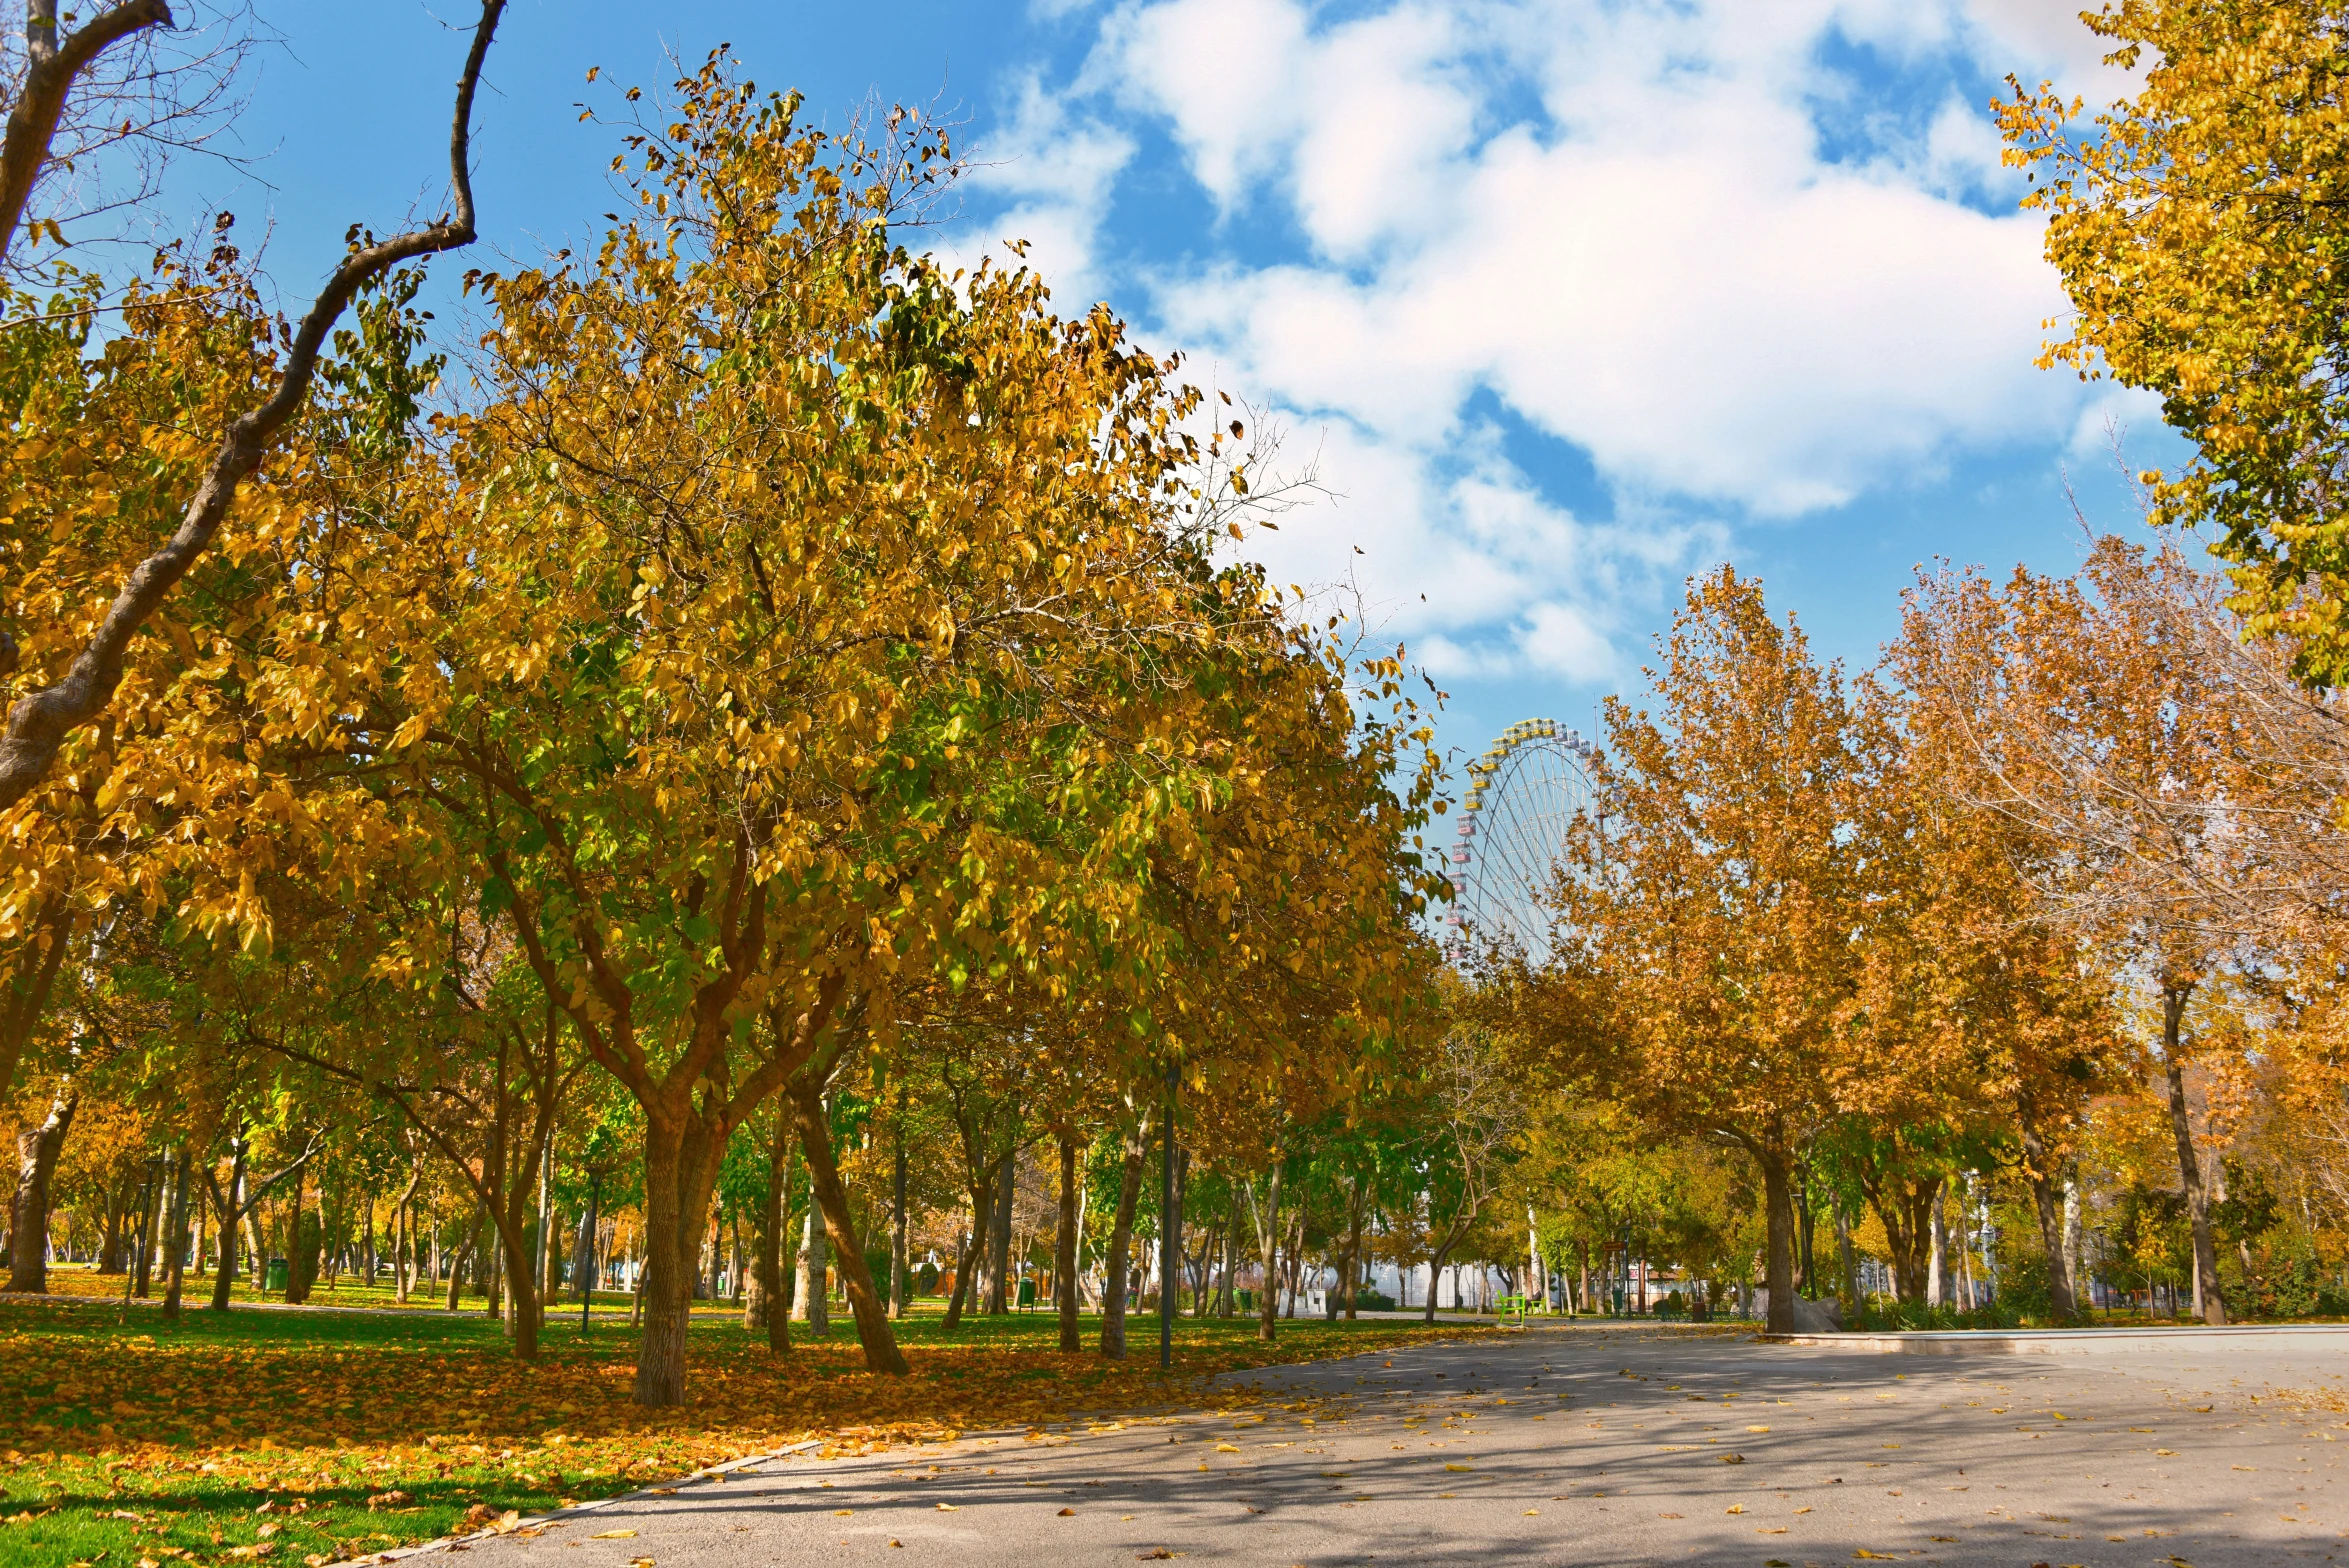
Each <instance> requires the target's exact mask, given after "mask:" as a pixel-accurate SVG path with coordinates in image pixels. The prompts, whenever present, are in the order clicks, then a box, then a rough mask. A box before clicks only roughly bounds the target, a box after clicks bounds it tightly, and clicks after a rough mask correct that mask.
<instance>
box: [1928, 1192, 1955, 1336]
mask: <svg viewBox="0 0 2349 1568" xmlns="http://www.w3.org/2000/svg"><path fill="white" fill-rule="evenodd" d="M1943 1186H1944V1184H1943V1183H1942V1182H1940V1181H1936V1182H1934V1183H1933V1216H1932V1226H1933V1245H1932V1251H1931V1255H1930V1256H1929V1257H1928V1259H1927V1261H1926V1272H1925V1305H1927V1306H1929V1307H1946V1306H1948V1305H1949V1298H1950V1289H1949V1222H1948V1221H1947V1220H1946V1219H1944V1218H1943V1217H1942V1209H1943V1198H1942V1191H1943Z"/></svg>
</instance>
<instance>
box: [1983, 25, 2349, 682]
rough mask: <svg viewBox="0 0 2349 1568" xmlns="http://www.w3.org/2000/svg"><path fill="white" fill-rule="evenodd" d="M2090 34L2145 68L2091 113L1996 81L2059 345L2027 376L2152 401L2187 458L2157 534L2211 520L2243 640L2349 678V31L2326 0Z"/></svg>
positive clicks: (2317, 677) (2320, 672)
mask: <svg viewBox="0 0 2349 1568" xmlns="http://www.w3.org/2000/svg"><path fill="white" fill-rule="evenodd" d="M2081 20H2082V21H2084V22H2085V23H2086V24H2087V26H2088V27H2089V29H2090V30H2091V31H2092V32H2094V33H2095V34H2097V35H2098V36H2099V37H2101V38H2104V39H2105V40H2107V41H2109V42H2110V43H2111V45H2112V46H2113V54H2112V56H2111V58H2112V59H2113V60H2114V61H2115V62H2117V63H2119V64H2121V65H2124V66H2128V67H2132V68H2135V69H2137V70H2138V71H2139V72H2140V76H2139V82H2138V87H2137V91H2136V94H2135V96H2133V97H2131V98H2128V99H2125V100H2123V101H2121V102H2118V103H2115V104H2112V105H2111V106H2109V107H2107V108H2105V109H2103V110H2101V111H2099V112H2098V113H2096V114H2095V115H2094V117H2093V119H2090V120H2087V121H2086V122H2085V123H2083V121H2082V114H2083V110H2084V109H2085V107H2086V106H2085V105H2084V104H2083V103H2082V102H2081V101H2080V100H2079V99H2077V98H2074V99H2071V100H2069V101H2066V100H2065V99H2064V98H2063V97H2062V96H2061V95H2059V94H2057V93H2055V92H2054V91H2053V90H2051V89H2050V88H2048V87H2047V86H2046V85H2044V84H2042V85H2041V86H2040V87H2039V88H2038V89H2036V90H2035V91H2027V90H2025V89H2024V88H2023V87H2022V85H2021V84H2020V83H2011V85H2012V86H2013V89H2014V90H2013V94H2012V96H2011V97H2010V98H2008V99H2007V100H2006V101H2004V102H2003V103H2001V104H2000V105H1999V114H2000V119H2001V122H2002V128H2003V130H2004V133H2005V136H2006V140H2007V152H2006V158H2007V161H2008V162H2009V163H2010V164H2017V165H2021V166H2023V167H2025V168H2027V169H2029V170H2030V171H2031V178H2032V180H2033V189H2032V191H2031V193H2030V195H2029V196H2027V197H2026V198H2025V201H2024V205H2025V206H2026V207H2028V208H2033V209H2036V210H2038V211H2041V212H2044V213H2046V214H2047V218H2048V225H2047V240H2046V249H2047V257H2048V259H2049V260H2050V261H2051V262H2053V263H2054V264H2055V266H2056V269H2057V271H2058V272H2060V273H2061V274H2062V276H2063V280H2064V286H2065V289H2066V291H2067V292H2068V293H2069V294H2070V296H2071V301H2072V307H2073V311H2074V315H2073V317H2072V319H2071V335H2070V336H2069V337H2067V338H2064V339H2063V340H2061V341H2058V342H2055V343H2051V344H2050V345H2049V346H2048V348H2047V350H2046V352H2045V354H2044V355H2043V356H2042V359H2041V363H2042V364H2051V365H2052V364H2061V365H2066V366H2070V367H2072V368H2074V369H2076V370H2077V371H2078V372H2079V373H2080V375H2081V377H2082V379H2090V378H2093V377H2097V376H2103V375H2110V376H2112V377H2113V378H2114V379H2116V380H2118V381H2120V382H2121V383H2122V384H2123V385H2126V386H2133V387H2144V388H2148V389H2150V390H2152V391H2154V392H2156V393H2158V394H2160V396H2161V399H2162V417H2163V419H2164V421H2165V422H2166V423H2167V424H2168V425H2169V426H2170V427H2171V428H2172V429H2175V430H2177V431H2179V432H2180V433H2182V434H2183V435H2185V436H2186V438H2187V439H2188V440H2189V441H2191V442H2192V443H2193V444H2194V454H2193V456H2192V458H2191V459H2190V460H2189V461H2188V462H2187V464H2186V465H2185V467H2184V468H2183V469H2181V470H2180V471H2179V472H2177V473H2175V474H2169V475H2160V474H2154V475H2149V476H2147V477H2148V478H2149V479H2151V480H2152V481H2153V506H2154V516H2155V518H2156V519H2157V520H2158V521H2161V522H2178V523H2189V524H2192V523H2202V522H2210V523H2215V524H2216V525H2217V526H2218V527H2219V528H2220V529H2221V530H2222V531H2223V535H2222V539H2221V543H2220V545H2219V549H2220V553H2222V554H2223V555H2225V556H2226V557H2227V558H2228V559H2230V560H2232V561H2234V562H2236V563H2237V571H2236V574H2235V581H2236V584H2237V586H2238V588H2239V589H2240V591H2241V592H2242V595H2243V599H2244V603H2245V607H2246V609H2248V610H2249V611H2250V612H2251V616H2252V625H2253V627H2254V628H2255V629H2261V630H2271V631H2279V632H2283V633H2285V634H2287V635H2289V636H2290V637H2291V638H2293V639H2295V640H2296V642H2297V645H2298V648H2299V661H2298V670H2299V673H2300V674H2301V675H2302V676H2303V677H2304V678H2306V679H2308V680H2311V681H2316V682H2320V683H2324V684H2331V685H2337V684H2340V683H2341V682H2342V679H2343V675H2344V672H2349V625H2345V624H2344V620H2343V611H2344V608H2345V607H2349V515H2345V514H2344V510H2343V509H2344V503H2345V502H2349V494H2345V493H2344V491H2343V488H2342V474H2343V472H2344V467H2343V463H2344V457H2345V455H2349V338H2345V336H2344V331H2343V326H2342V323H2343V320H2344V315H2343V308H2342V307H2343V302H2344V299H2345V297H2349V296H2345V295H2344V290H2345V289H2349V269H2345V268H2344V266H2343V261H2344V259H2345V257H2349V30H2345V29H2344V28H2343V26H2342V20H2341V15H2340V12H2339V9H2338V8H2337V7H2336V6H2333V5H2329V4H2325V3H2323V0H2117V3H2113V4H2108V5H2106V6H2104V7H2102V8H2101V9H2098V10H2094V11H2088V12H2084V13H2082V16H2081Z"/></svg>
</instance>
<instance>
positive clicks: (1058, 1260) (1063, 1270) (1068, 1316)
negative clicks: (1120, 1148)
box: [1052, 1129, 1083, 1352]
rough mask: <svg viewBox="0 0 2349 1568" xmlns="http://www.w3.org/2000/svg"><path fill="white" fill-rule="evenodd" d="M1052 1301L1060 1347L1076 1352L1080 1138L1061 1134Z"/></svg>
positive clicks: (1077, 1337) (1066, 1132)
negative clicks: (1057, 1225) (1056, 1311)
mask: <svg viewBox="0 0 2349 1568" xmlns="http://www.w3.org/2000/svg"><path fill="white" fill-rule="evenodd" d="M1052 1303H1053V1305H1054V1306H1055V1307H1057V1308H1058V1309H1059V1313H1060V1348H1061V1349H1062V1350H1063V1351H1067V1352H1074V1351H1076V1350H1078V1349H1081V1348H1082V1346H1083V1340H1082V1339H1081V1338H1080V1337H1079V1336H1078V1333H1077V1139H1076V1134H1075V1133H1073V1132H1071V1131H1068V1130H1066V1129H1064V1130H1063V1131H1062V1132H1061V1134H1060V1230H1059V1234H1058V1236H1057V1238H1056V1245H1055V1246H1054V1247H1053V1249H1052Z"/></svg>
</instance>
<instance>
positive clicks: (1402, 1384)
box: [470, 1326, 2349, 1568]
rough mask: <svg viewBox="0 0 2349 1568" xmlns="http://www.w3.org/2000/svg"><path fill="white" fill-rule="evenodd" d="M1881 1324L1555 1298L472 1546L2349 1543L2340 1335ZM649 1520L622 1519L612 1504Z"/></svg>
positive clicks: (585, 1567) (1666, 1549)
mask: <svg viewBox="0 0 2349 1568" xmlns="http://www.w3.org/2000/svg"><path fill="white" fill-rule="evenodd" d="M2276 1343H2277V1342H2276V1340H2275V1339H2274V1338H2273V1337H2269V1338H2266V1339H2249V1338H2246V1339H2242V1340H2235V1341H2229V1340H2226V1339H2222V1338H2219V1337H2217V1336H2212V1337H2210V1338H2207V1339H2197V1338H2194V1337H2191V1336H2164V1337H2161V1338H2159V1339H2154V1340H2145V1341H2140V1342H2138V1343H2137V1344H2135V1345H2133V1346H2131V1347H2129V1348H2117V1347H2116V1348H2110V1349H2107V1350H2106V1351H2105V1353H2103V1354H2099V1355H2095V1356H2036V1355H2017V1354H2012V1353H1998V1352H1996V1351H1991V1352H1986V1353H1983V1354H1979V1355H1975V1356H1960V1355H1936V1356H1930V1357H1927V1356H1901V1355H1886V1354H1882V1353H1880V1352H1876V1351H1870V1350H1857V1349H1851V1348H1842V1347H1836V1346H1832V1345H1819V1344H1802V1345H1797V1344H1765V1343H1760V1342H1757V1341H1755V1340H1754V1339H1753V1338H1751V1337H1750V1336H1746V1335H1733V1334H1719V1333H1715V1334H1706V1333H1702V1332H1699V1331H1682V1332H1671V1331H1657V1330H1644V1329H1633V1328H1605V1327H1580V1326H1575V1327H1568V1326H1539V1327H1536V1328H1534V1329H1532V1330H1530V1331H1528V1332H1525V1333H1522V1334H1512V1335H1509V1336H1506V1337H1501V1338H1495V1339H1484V1340H1479V1341H1477V1342H1474V1343H1467V1344H1457V1345H1428V1346H1421V1347H1416V1348H1413V1349H1408V1350H1402V1351H1397V1352H1395V1353H1393V1354H1391V1355H1388V1354H1380V1355H1374V1356H1367V1357H1357V1358H1354V1359H1352V1360H1348V1361H1341V1362H1329V1363H1324V1364H1321V1365H1318V1366H1313V1367H1303V1368H1294V1369H1289V1371H1288V1372H1287V1373H1285V1374H1284V1375H1283V1376H1282V1378H1281V1379H1280V1384H1279V1386H1280V1388H1281V1390H1282V1401H1281V1403H1280V1404H1277V1405H1273V1406H1268V1407H1267V1408H1265V1409H1264V1410H1263V1411H1262V1412H1261V1413H1250V1414H1242V1415H1239V1416H1232V1415H1223V1416H1206V1415H1199V1416H1176V1417H1166V1418H1146V1419H1129V1420H1124V1421H1116V1420H1108V1419H1104V1420H1101V1421H1096V1422H1091V1423H1084V1424H1080V1425H1079V1426H1077V1427H1075V1428H1073V1429H1070V1430H1067V1431H1054V1432H1049V1433H1042V1434H1036V1435H1028V1434H1023V1433H1007V1434H1001V1435H997V1436H993V1437H987V1436H975V1437H968V1438H965V1439H963V1440H962V1441H960V1442H956V1443H952V1444H946V1445H940V1446H933V1447H927V1448H921V1449H901V1450H897V1451H894V1452H891V1453H887V1454H878V1455H872V1456H868V1457H864V1458H856V1459H840V1460H833V1461H823V1460H818V1459H814V1458H812V1457H808V1456H792V1457H789V1458H784V1459H779V1460H774V1461H769V1462H766V1463H763V1464H760V1465H757V1466H753V1467H750V1468H748V1469H746V1470H743V1471H739V1472H737V1473H735V1474H734V1475H732V1476H730V1477H728V1478H727V1479H725V1480H724V1481H722V1482H713V1481H699V1482H694V1483H690V1484H687V1485H683V1486H680V1487H678V1488H676V1489H675V1490H674V1492H673V1493H671V1494H669V1495H665V1496H662V1495H643V1496H639V1497H637V1498H633V1499H628V1500H624V1501H620V1502H616V1503H614V1504H612V1505H610V1506H607V1507H605V1508H601V1509H598V1510H595V1511H593V1512H590V1513H585V1514H581V1515H578V1516H575V1517H573V1518H571V1519H569V1520H566V1521H563V1522H559V1523H557V1524H556V1525H555V1526H554V1527H552V1528H551V1529H549V1530H548V1531H547V1532H546V1533H545V1534H543V1535H541V1536H538V1537H537V1538H535V1539H530V1540H520V1539H514V1538H511V1537H509V1538H505V1539H501V1540H497V1541H494V1542H484V1543H480V1544H477V1545H475V1546H473V1547H472V1548H471V1549H470V1560H471V1563H472V1564H473V1568H524V1565H529V1568H627V1565H629V1564H631V1563H632V1562H637V1561H639V1560H641V1559H645V1558H650V1559H652V1560H653V1561H654V1563H655V1564H656V1565H658V1568H684V1565H686V1564H705V1563H706V1564H713V1565H735V1564H740V1565H744V1568H752V1565H756V1568H767V1565H774V1564H782V1563H797V1562H813V1561H827V1560H833V1561H837V1560H848V1559H854V1560H858V1561H867V1560H870V1561H877V1562H882V1563H890V1564H907V1565H912V1564H936V1565H941V1568H943V1565H953V1568H994V1565H1003V1568H1012V1565H1022V1568H1026V1565H1034V1564H1038V1563H1088V1564H1091V1563H1099V1564H1109V1563H1130V1562H1134V1561H1136V1560H1137V1559H1139V1560H1144V1561H1149V1560H1157V1559H1159V1558H1163V1557H1167V1556H1174V1557H1183V1558H1189V1559H1192V1560H1194V1561H1198V1562H1214V1563H1242V1564H1268V1565H1275V1568H1278V1565H1287V1564H1313V1565H1316V1568H1319V1565H1322V1564H1339V1563H1371V1562H1390V1563H1410V1564H1454V1563H1457V1564H1469V1563H1475V1564H1479V1565H1491V1564H1495V1563H1560V1564H1567V1563H1571V1564H1614V1563H1626V1564H1628V1563H1707V1564H1711V1563H1723V1564H1743V1565H1749V1568H1778V1565H1783V1568H1809V1565H1817V1568H1826V1565H1828V1564H1845V1563H1850V1562H1852V1561H1855V1560H1885V1559H1893V1560H1900V1561H1907V1562H1931V1563H1950V1564H1999V1565H2015V1568H2030V1565H2033V1564H2048V1565H2050V1568H2060V1565H2064V1564H2082V1565H2087V1564H2099V1565H2102V1564H2132V1565H2134V1564H2145V1565H2155V1564H2159V1565H2165V1568H2177V1565H2180V1564H2190V1565H2192V1568H2222V1565H2238V1564H2240V1565H2251V1564H2260V1565H2268V1564H2277V1563H2285V1562H2293V1561H2306V1562H2329V1561H2333V1560H2335V1558H2336V1555H2338V1556H2340V1557H2342V1558H2344V1559H2349V1484H2345V1482H2344V1478H2343V1475H2342V1473H2341V1472H2342V1461H2343V1458H2344V1457H2349V1416H2345V1415H2344V1413H2343V1412H2342V1411H2341V1410H2337V1409H2322V1408H2318V1407H2317V1406H2316V1405H2312V1404H2311V1403H2309V1402H2306V1401H2302V1400H2296V1399H2286V1398H2279V1397H2278V1394H2277V1390H2278V1389H2279V1388H2284V1389H2295V1390H2330V1391H2332V1393H2331V1395H2330V1397H2331V1398H2332V1399H2334V1400H2340V1399H2341V1395H2340V1392H2339V1391H2340V1390H2341V1389H2342V1388H2343V1386H2344V1384H2345V1382H2349V1336H2338V1335H2336V1336H2326V1337H2312V1338H2309V1339H2307V1340H2304V1341H2300V1342H2299V1348H2295V1349H2292V1350H2290V1351H2280V1350H2278V1349H2277V1348H2276ZM613 1531H633V1532H634V1534H632V1535H627V1536H615V1537H608V1538H604V1539H597V1538H595V1537H598V1536H601V1535H605V1533H606V1532H613Z"/></svg>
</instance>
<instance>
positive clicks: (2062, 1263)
mask: <svg viewBox="0 0 2349 1568" xmlns="http://www.w3.org/2000/svg"><path fill="white" fill-rule="evenodd" d="M2017 1126H2018V1128H2019V1129H2020V1131H2021V1133H2022V1139H2023V1180H2024V1182H2025V1184H2026V1185H2028V1186H2029V1187H2030V1189H2031V1212H2032V1216H2033V1217H2034V1218H2035V1219H2037V1220H2038V1221H2039V1246H2040V1250H2041V1251H2042V1252H2043V1253H2044V1254H2045V1255H2046V1258H2047V1308H2048V1311H2049V1312H2050V1313H2051V1314H2052V1315H2053V1316H2054V1318H2055V1320H2056V1321H2057V1322H2058V1323H2069V1322H2071V1321H2072V1318H2073V1317H2074V1316H2075V1314H2076V1308H2075V1306H2074V1304H2073V1300H2072V1276H2071V1270H2070V1268H2069V1267H2068V1266H2067V1264H2066V1260H2065V1258H2064V1227H2063V1209H2062V1200H2061V1199H2060V1198H2059V1197H2058V1196H2057V1193H2056V1182H2055V1171H2054V1169H2053V1165H2054V1162H2053V1159H2052V1158H2051V1157H2050V1155H2049V1154H2048V1150H2047V1143H2046V1140H2045V1139H2043V1138H2041V1137H2040V1136H2039V1130H2038V1129H2037V1128H2036V1127H2034V1126H2033V1125H2032V1123H2031V1118H2030V1115H2029V1113H2027V1112H2026V1113H2024V1114H2023V1115H2021V1116H2020V1117H2018V1119H2017Z"/></svg>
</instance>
